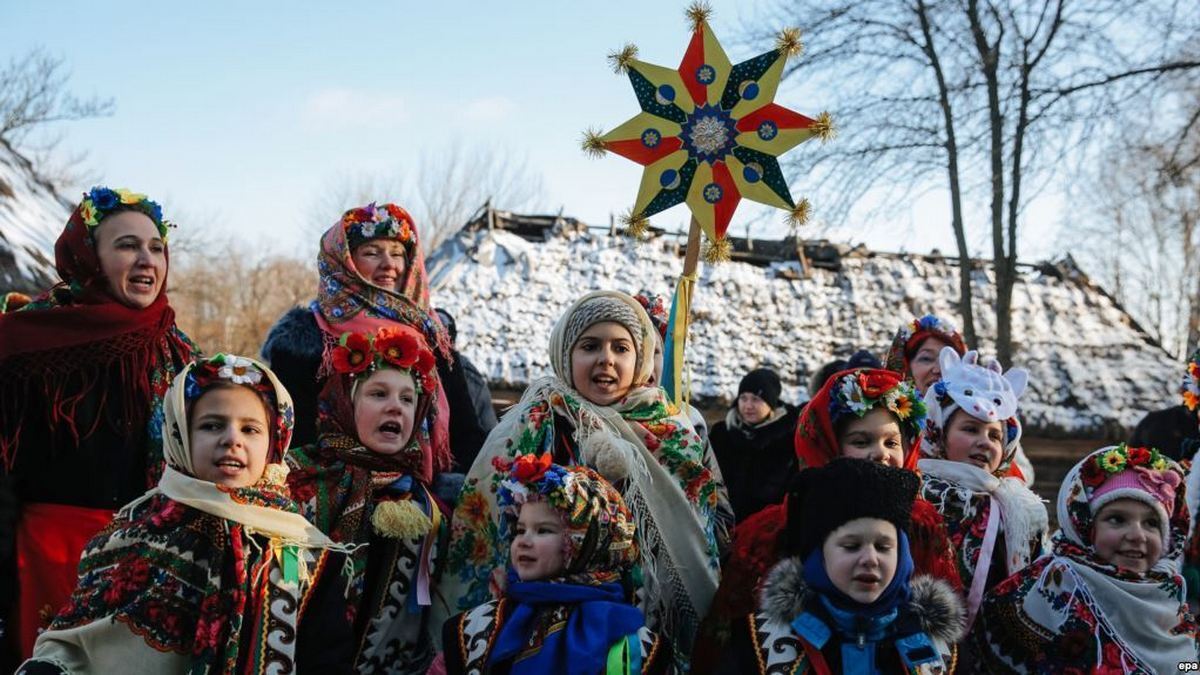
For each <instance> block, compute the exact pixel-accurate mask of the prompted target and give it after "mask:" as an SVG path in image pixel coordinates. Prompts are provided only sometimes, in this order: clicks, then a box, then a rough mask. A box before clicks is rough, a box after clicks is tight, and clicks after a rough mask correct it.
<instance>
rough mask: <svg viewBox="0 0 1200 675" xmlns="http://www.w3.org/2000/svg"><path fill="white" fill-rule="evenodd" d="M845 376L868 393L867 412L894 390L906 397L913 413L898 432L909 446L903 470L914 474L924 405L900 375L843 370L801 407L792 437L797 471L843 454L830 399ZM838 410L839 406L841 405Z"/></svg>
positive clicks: (822, 463)
mask: <svg viewBox="0 0 1200 675" xmlns="http://www.w3.org/2000/svg"><path fill="white" fill-rule="evenodd" d="M848 375H852V376H854V377H855V381H856V384H858V386H860V387H861V388H862V389H863V390H865V391H866V392H867V396H868V398H867V399H865V400H864V401H863V405H866V406H867V410H870V409H871V408H874V407H876V406H878V405H886V400H885V398H886V396H887V395H888V394H889V393H891V392H892V390H894V389H897V388H900V391H898V392H896V394H898V395H900V396H903V397H905V398H907V400H908V403H909V404H910V405H911V406H912V408H911V409H912V412H911V413H910V414H909V417H908V418H907V419H905V420H900V429H901V432H902V434H903V436H904V440H905V442H906V443H907V444H908V447H906V448H905V451H904V468H905V469H908V470H910V471H915V470H916V468H917V460H919V459H920V457H919V455H920V452H918V450H919V447H918V446H919V444H918V442H917V441H918V438H919V435H920V427H921V421H922V420H923V419H924V418H925V412H924V403H923V402H922V401H921V399H920V397H918V396H917V395H916V393H915V392H914V391H913V390H912V386H911V385H909V384H908V383H907V382H905V381H904V379H903V377H902V376H901V375H900V374H899V373H896V372H894V371H891V370H882V369H878V368H856V369H851V370H843V371H841V372H840V373H836V374H834V375H832V376H830V378H829V379H828V380H826V381H825V384H824V385H822V386H821V389H820V391H818V392H817V395H816V396H814V397H813V398H812V400H811V401H809V402H808V404H806V405H805V406H804V410H803V411H801V413H800V419H799V421H798V422H797V424H796V435H795V446H796V457H797V459H799V460H800V467H799V468H800V470H801V471H803V470H804V469H811V468H813V467H818V466H824V465H826V464H828V463H829V462H830V461H832V460H833V459H834V458H836V457H840V456H841V455H842V450H841V443H839V442H838V437H837V432H836V431H834V417H833V409H834V407H835V403H837V402H835V401H834V400H833V399H834V398H835V397H836V396H837V393H838V391H839V388H840V387H842V386H843V381H844V379H845V378H846V376H848ZM876 394H878V396H876ZM838 407H841V404H840V403H838ZM865 412H866V411H864V414H865ZM847 414H853V413H847ZM893 414H895V413H894V412H893Z"/></svg>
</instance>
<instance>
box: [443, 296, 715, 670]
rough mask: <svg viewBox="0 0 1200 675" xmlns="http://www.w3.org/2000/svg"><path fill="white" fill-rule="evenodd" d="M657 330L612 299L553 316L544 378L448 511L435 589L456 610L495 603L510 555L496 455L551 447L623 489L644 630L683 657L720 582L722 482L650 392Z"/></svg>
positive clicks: (497, 433) (503, 426)
mask: <svg viewBox="0 0 1200 675" xmlns="http://www.w3.org/2000/svg"><path fill="white" fill-rule="evenodd" d="M653 333H654V327H653V325H652V324H651V323H650V319H649V317H648V316H647V315H646V312H645V310H644V309H643V308H642V306H641V304H639V303H638V301H637V300H635V299H633V298H632V297H630V296H628V295H626V294H624V293H618V292H612V291H600V292H595V293H589V294H587V295H585V296H583V297H582V298H580V299H579V300H578V301H576V302H575V303H574V304H573V305H572V306H571V307H570V308H569V309H568V310H567V311H566V312H565V313H564V314H563V316H562V318H561V319H559V321H558V324H557V325H556V326H555V328H554V332H553V334H552V335H551V340H550V362H551V365H552V367H553V370H554V375H553V376H552V377H544V378H541V379H538V380H536V381H534V382H533V383H531V384H530V385H529V388H528V389H527V390H526V391H525V394H524V395H523V396H522V397H521V401H520V402H519V403H518V404H517V405H516V406H515V407H514V408H513V409H512V410H510V411H508V413H506V414H505V416H504V418H503V419H502V420H501V421H500V425H499V426H497V427H496V428H495V429H493V430H492V432H491V434H490V435H489V436H488V440H487V442H485V443H484V446H483V449H482V450H481V451H480V454H479V456H478V457H477V458H476V460H475V464H474V465H473V466H472V467H471V470H470V471H469V472H468V474H467V480H466V483H465V485H464V486H463V491H462V494H461V496H460V499H459V503H458V506H457V508H456V509H455V513H454V524H453V527H452V532H451V543H450V553H449V568H450V569H452V570H456V571H457V574H454V575H447V576H446V577H445V578H444V579H443V583H442V588H441V590H442V592H443V594H444V595H445V597H446V599H447V600H448V601H450V602H451V607H452V608H454V609H457V610H464V609H469V608H471V607H475V606H478V605H480V604H483V603H484V602H487V601H488V600H492V599H495V598H497V597H499V596H500V594H501V593H502V590H503V586H504V584H505V581H506V580H505V575H504V570H505V569H507V567H508V563H509V560H508V556H509V552H508V551H507V550H506V548H505V547H504V546H503V545H502V544H501V538H500V532H499V528H500V516H501V510H500V508H499V506H498V504H497V502H496V495H497V493H498V490H499V482H500V480H501V478H500V476H498V475H497V474H496V473H495V469H494V468H493V465H492V460H493V459H495V458H501V459H507V460H513V459H515V458H517V457H518V456H520V455H525V454H530V453H534V454H542V453H543V452H551V453H552V456H553V459H554V462H555V463H557V464H563V465H573V464H586V465H588V466H591V467H594V468H595V469H596V470H597V471H598V472H599V473H600V475H602V476H604V477H605V478H606V479H607V480H609V481H611V482H613V483H614V485H616V486H617V487H618V489H619V490H620V491H621V494H622V496H623V498H624V499H625V502H626V504H628V505H629V509H630V511H631V512H632V513H633V517H634V522H635V523H636V525H637V528H638V538H639V543H640V544H641V556H640V560H639V563H638V567H637V573H636V574H635V575H634V576H635V577H637V578H638V583H637V586H638V588H637V592H638V606H639V607H641V608H642V609H643V611H644V612H645V614H646V620H647V623H648V625H649V626H650V627H651V628H652V629H654V630H655V631H657V632H659V633H661V634H663V635H664V636H666V637H667V638H669V639H670V640H671V641H672V643H673V644H675V645H676V647H677V649H678V650H679V651H678V654H677V656H678V657H679V659H680V660H681V661H682V660H683V659H684V657H683V655H684V654H687V653H689V652H688V650H690V648H691V640H692V639H694V637H695V634H696V628H697V626H698V625H699V622H700V617H701V616H702V615H703V613H704V612H705V611H707V608H708V603H709V601H710V599H711V598H712V594H713V591H715V590H716V586H717V574H718V564H719V559H718V553H717V541H716V531H717V527H716V520H717V519H716V515H715V509H716V505H717V490H718V486H719V484H718V482H717V481H716V480H715V478H714V477H713V475H712V473H711V472H710V471H709V470H708V469H707V468H706V467H705V466H704V456H703V448H704V446H703V444H702V443H701V442H700V438H699V436H698V435H697V434H696V432H695V430H694V429H693V427H692V424H691V422H690V421H689V419H688V416H687V413H686V412H682V411H680V410H679V409H678V408H676V407H675V406H674V405H673V404H671V402H670V401H668V400H667V399H666V397H665V394H664V392H663V390H662V389H660V388H658V387H647V386H644V384H645V383H646V382H647V380H648V379H649V377H650V375H651V372H652V369H653V354H654V341H653Z"/></svg>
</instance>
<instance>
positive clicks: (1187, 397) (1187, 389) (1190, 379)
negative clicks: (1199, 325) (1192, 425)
mask: <svg viewBox="0 0 1200 675" xmlns="http://www.w3.org/2000/svg"><path fill="white" fill-rule="evenodd" d="M1179 393H1180V395H1181V396H1183V404H1184V405H1185V406H1187V409H1188V410H1191V411H1195V410H1196V408H1197V407H1200V349H1197V350H1196V351H1195V352H1194V353H1193V354H1192V356H1191V358H1189V359H1188V362H1187V370H1186V371H1185V372H1184V374H1183V382H1182V383H1181V384H1180V385H1179Z"/></svg>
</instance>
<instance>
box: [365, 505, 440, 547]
mask: <svg viewBox="0 0 1200 675" xmlns="http://www.w3.org/2000/svg"><path fill="white" fill-rule="evenodd" d="M371 525H372V526H373V527H374V528H375V531H376V532H378V533H379V534H380V535H383V536H385V537H391V538H393V539H415V538H417V537H424V536H425V535H427V534H429V531H430V530H432V529H433V521H432V520H430V519H429V516H427V515H425V513H424V512H423V511H421V507H419V506H417V505H416V504H415V503H413V502H412V500H408V499H402V500H388V501H381V502H379V504H377V505H376V506H375V512H374V513H372V514H371Z"/></svg>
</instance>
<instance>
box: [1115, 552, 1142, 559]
mask: <svg viewBox="0 0 1200 675" xmlns="http://www.w3.org/2000/svg"><path fill="white" fill-rule="evenodd" d="M1117 555H1119V556H1121V557H1122V558H1129V559H1130V560H1144V559H1145V558H1146V554H1145V552H1143V551H1117Z"/></svg>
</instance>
